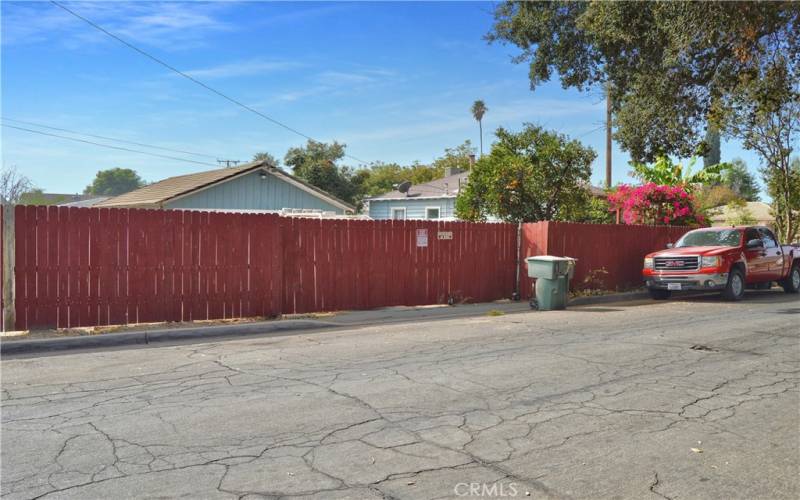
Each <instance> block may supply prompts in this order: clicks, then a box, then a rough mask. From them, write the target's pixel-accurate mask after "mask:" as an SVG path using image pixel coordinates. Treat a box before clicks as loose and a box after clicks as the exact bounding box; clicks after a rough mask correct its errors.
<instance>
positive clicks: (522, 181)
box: [456, 124, 597, 222]
mask: <svg viewBox="0 0 800 500" xmlns="http://www.w3.org/2000/svg"><path fill="white" fill-rule="evenodd" d="M495 135H496V136H497V139H498V140H497V142H496V143H495V144H493V145H492V149H491V152H490V153H489V154H488V155H487V156H484V157H483V158H481V159H480V160H479V161H478V162H477V163H476V164H475V168H473V169H472V171H471V172H470V175H469V179H468V182H467V185H466V187H465V188H463V189H462V190H461V192H460V193H459V196H458V198H457V199H456V213H457V214H458V216H459V217H460V218H462V219H467V220H485V219H486V218H487V216H489V215H495V216H498V217H500V218H501V219H503V220H506V221H513V222H517V221H523V222H535V221H541V220H564V219H568V218H569V217H570V215H571V214H574V213H575V212H576V211H577V208H578V207H582V206H584V205H585V204H586V203H587V200H588V197H589V193H588V190H587V189H586V187H585V186H587V185H588V183H589V178H590V176H591V173H592V169H591V164H592V161H594V159H595V158H596V157H597V154H596V153H595V152H594V151H593V150H592V149H591V148H588V147H584V146H583V145H582V144H581V143H580V142H578V141H576V140H569V139H568V138H567V137H566V136H564V135H561V134H558V133H555V132H549V131H546V130H544V129H543V128H542V127H539V126H534V125H531V124H526V125H525V127H524V129H523V130H522V131H521V132H519V133H513V132H509V131H507V130H505V129H503V128H499V129H498V130H497V132H496V133H495Z"/></svg>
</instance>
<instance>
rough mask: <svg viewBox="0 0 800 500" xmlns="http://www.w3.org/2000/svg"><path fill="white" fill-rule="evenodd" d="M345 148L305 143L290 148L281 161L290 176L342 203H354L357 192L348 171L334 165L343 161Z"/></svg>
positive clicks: (350, 173) (335, 145) (334, 143)
mask: <svg viewBox="0 0 800 500" xmlns="http://www.w3.org/2000/svg"><path fill="white" fill-rule="evenodd" d="M345 147H346V146H345V145H344V144H340V143H338V142H335V141H334V142H333V143H330V144H327V143H324V142H317V141H312V140H309V141H308V142H307V143H306V145H305V146H301V147H295V148H290V149H289V151H287V152H286V156H285V157H284V159H283V162H284V163H285V164H286V165H288V166H289V167H291V168H292V169H293V171H294V175H296V176H298V177H300V178H301V179H304V180H306V181H308V182H309V183H310V184H313V185H314V186H317V187H318V188H320V189H323V190H325V191H327V192H329V193H331V194H332V195H334V196H336V197H337V198H340V199H342V200H344V201H347V202H350V203H354V202H355V201H356V198H357V194H358V192H357V191H358V190H357V188H356V186H355V184H354V183H353V181H352V179H351V177H352V170H351V169H350V168H348V167H344V166H341V167H340V166H338V165H337V164H336V162H338V161H340V160H341V159H342V158H344V150H345Z"/></svg>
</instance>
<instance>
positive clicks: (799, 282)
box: [781, 264, 800, 293]
mask: <svg viewBox="0 0 800 500" xmlns="http://www.w3.org/2000/svg"><path fill="white" fill-rule="evenodd" d="M781 286H782V287H783V291H784V292H786V293H797V292H798V291H800V265H797V264H795V265H793V266H792V270H791V271H789V276H787V277H786V279H785V280H783V281H781Z"/></svg>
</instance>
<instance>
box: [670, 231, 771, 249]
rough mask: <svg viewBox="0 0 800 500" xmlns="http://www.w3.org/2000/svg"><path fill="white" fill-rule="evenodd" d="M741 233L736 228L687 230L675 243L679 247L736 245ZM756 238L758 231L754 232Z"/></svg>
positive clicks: (738, 243)
mask: <svg viewBox="0 0 800 500" xmlns="http://www.w3.org/2000/svg"><path fill="white" fill-rule="evenodd" d="M741 237H742V233H741V231H739V230H738V229H724V230H721V231H720V230H715V229H705V230H703V229H701V230H698V231H689V232H688V233H686V234H684V235H683V237H682V238H681V239H680V240H678V242H677V243H676V244H675V247H676V248H681V247H695V246H697V247H717V246H719V247H738V246H739V245H740V244H741V243H740V242H741ZM755 237H756V238H758V233H756V236H755Z"/></svg>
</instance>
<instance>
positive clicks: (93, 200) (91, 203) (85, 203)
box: [58, 196, 111, 207]
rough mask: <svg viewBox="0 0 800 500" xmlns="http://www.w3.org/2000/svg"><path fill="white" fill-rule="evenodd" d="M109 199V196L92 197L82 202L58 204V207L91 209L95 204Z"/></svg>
mask: <svg viewBox="0 0 800 500" xmlns="http://www.w3.org/2000/svg"><path fill="white" fill-rule="evenodd" d="M109 198H111V197H110V196H93V197H91V198H84V199H82V200H78V201H73V202H70V203H59V205H58V206H60V207H93V206H95V205H96V204H97V203H100V202H103V201H106V200H107V199H109Z"/></svg>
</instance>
